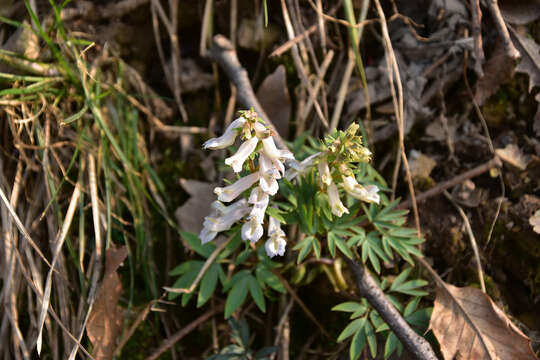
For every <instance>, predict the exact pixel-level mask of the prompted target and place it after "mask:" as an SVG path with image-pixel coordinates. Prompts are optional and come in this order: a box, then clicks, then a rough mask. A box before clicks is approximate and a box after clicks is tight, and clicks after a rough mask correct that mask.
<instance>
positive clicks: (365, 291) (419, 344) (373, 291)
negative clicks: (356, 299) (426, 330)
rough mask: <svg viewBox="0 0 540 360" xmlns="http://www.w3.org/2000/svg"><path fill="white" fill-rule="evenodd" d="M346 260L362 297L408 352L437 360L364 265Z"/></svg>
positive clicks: (429, 346)
mask: <svg viewBox="0 0 540 360" xmlns="http://www.w3.org/2000/svg"><path fill="white" fill-rule="evenodd" d="M345 260H346V261H347V263H348V264H349V266H350V268H351V269H352V271H353V273H354V275H355V278H356V286H357V287H358V292H359V293H360V295H361V296H364V297H365V298H366V300H367V301H368V302H369V303H370V304H371V305H372V306H373V307H374V308H375V310H377V312H378V313H379V315H380V316H381V317H382V318H383V320H384V321H385V322H386V323H387V324H388V325H389V326H390V328H391V329H392V331H393V332H394V334H395V335H396V336H397V338H398V339H399V340H400V341H401V343H402V344H403V345H404V346H405V347H406V348H407V350H408V351H409V352H411V353H412V354H413V355H414V356H415V358H417V359H422V360H424V359H425V360H436V359H437V356H435V353H434V352H433V349H432V348H431V345H429V343H428V342H427V341H426V340H425V339H424V338H423V337H421V336H420V335H418V334H417V333H415V332H414V330H413V329H411V327H410V326H409V325H408V324H407V322H406V321H405V319H403V317H402V316H401V314H400V313H399V311H397V310H396V308H395V307H394V306H393V305H392V304H391V303H390V301H389V300H388V299H387V298H386V296H385V295H384V292H383V291H382V290H381V289H380V288H379V287H378V286H377V284H376V283H375V280H373V278H372V277H371V275H370V274H369V273H368V272H367V270H366V268H365V267H364V265H362V264H358V263H356V262H354V261H352V260H350V259H348V258H345Z"/></svg>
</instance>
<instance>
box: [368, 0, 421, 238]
mask: <svg viewBox="0 0 540 360" xmlns="http://www.w3.org/2000/svg"><path fill="white" fill-rule="evenodd" d="M375 5H376V7H377V12H378V13H379V17H380V19H381V29H382V34H383V39H384V45H385V46H384V47H385V50H386V51H387V52H388V53H387V56H386V58H387V67H388V80H389V82H390V90H391V91H392V100H393V103H394V109H395V112H396V118H397V122H398V130H399V147H400V149H401V159H402V161H403V166H404V168H405V174H406V176H407V183H408V185H409V193H410V195H411V200H412V208H413V213H414V221H415V223H416V231H417V232H418V236H422V232H421V230H420V216H419V214H418V207H417V206H416V200H415V195H414V185H413V182H412V176H411V171H410V169H409V161H408V160H407V155H406V154H405V139H404V136H405V134H404V132H405V130H404V128H405V119H404V113H403V88H402V85H401V76H400V75H399V68H398V65H397V61H396V56H395V54H394V49H393V47H392V42H391V41H390V35H389V33H388V27H387V26H386V17H385V16H384V11H383V9H382V7H381V4H380V2H379V0H375ZM394 76H395V77H396V85H397V89H398V94H397V101H396V93H395V89H394Z"/></svg>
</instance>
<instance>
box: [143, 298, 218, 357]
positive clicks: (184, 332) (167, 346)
mask: <svg viewBox="0 0 540 360" xmlns="http://www.w3.org/2000/svg"><path fill="white" fill-rule="evenodd" d="M221 311H223V305H220V306H216V307H215V308H213V309H210V310H208V311H207V312H205V313H204V314H202V315H201V316H199V317H198V318H197V319H195V320H194V321H192V322H191V323H189V324H188V325H186V326H184V327H183V328H182V329H181V330H180V331H178V332H177V333H175V334H173V336H171V337H169V338H168V339H165V340H163V342H162V343H161V345H159V347H158V348H157V349H156V350H155V351H154V352H153V353H152V354H151V355H150V356H148V357H147V358H146V360H156V359H157V358H158V357H159V356H160V355H161V354H163V353H164V352H165V351H167V350H169V349H170V348H171V347H172V346H173V345H174V344H176V343H177V342H178V341H180V340H182V338H183V337H184V336H186V335H187V334H189V333H190V332H192V331H193V330H195V328H196V327H197V326H199V325H201V324H202V323H204V322H206V321H207V320H208V319H209V318H211V317H212V316H214V315H216V314H218V313H220V312H221Z"/></svg>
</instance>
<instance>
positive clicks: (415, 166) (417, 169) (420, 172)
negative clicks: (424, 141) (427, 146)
mask: <svg viewBox="0 0 540 360" xmlns="http://www.w3.org/2000/svg"><path fill="white" fill-rule="evenodd" d="M409 166H410V170H411V175H412V177H413V178H414V177H420V178H428V177H429V174H431V171H432V170H433V168H434V167H435V166H437V162H435V160H433V159H432V158H430V157H429V156H427V155H424V154H422V153H421V152H419V151H417V150H411V153H410V155H409Z"/></svg>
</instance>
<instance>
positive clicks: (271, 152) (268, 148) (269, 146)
mask: <svg viewBox="0 0 540 360" xmlns="http://www.w3.org/2000/svg"><path fill="white" fill-rule="evenodd" d="M262 143H263V152H264V154H265V155H266V156H268V157H269V158H270V159H272V160H273V159H279V160H284V159H288V160H294V155H293V154H292V153H291V152H290V151H289V150H279V149H278V148H277V147H276V144H275V143H274V138H273V137H271V136H268V137H267V138H266V139H263V140H262Z"/></svg>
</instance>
